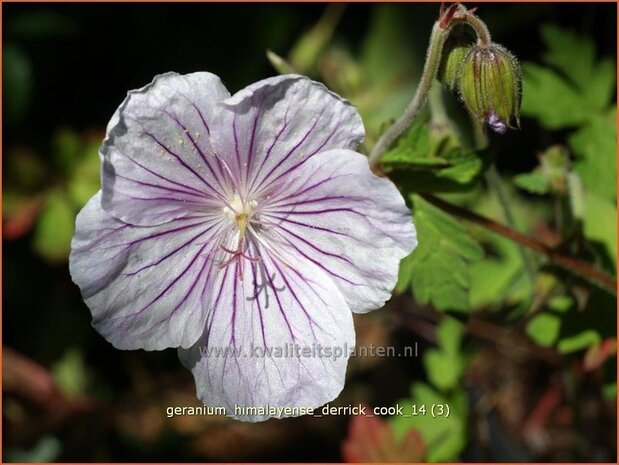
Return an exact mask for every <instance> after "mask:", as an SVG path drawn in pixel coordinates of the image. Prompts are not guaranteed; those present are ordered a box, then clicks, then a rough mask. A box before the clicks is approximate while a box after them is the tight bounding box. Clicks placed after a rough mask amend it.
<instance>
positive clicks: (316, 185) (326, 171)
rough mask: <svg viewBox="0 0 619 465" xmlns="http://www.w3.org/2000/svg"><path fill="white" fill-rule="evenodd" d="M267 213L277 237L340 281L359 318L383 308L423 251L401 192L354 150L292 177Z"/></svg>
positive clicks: (332, 154)
mask: <svg viewBox="0 0 619 465" xmlns="http://www.w3.org/2000/svg"><path fill="white" fill-rule="evenodd" d="M270 195H271V201H270V203H269V204H268V206H265V207H264V208H262V209H261V210H260V218H261V222H262V223H263V224H264V226H265V228H267V229H268V228H271V231H272V234H273V235H274V236H277V237H279V239H280V240H281V242H283V243H285V244H287V245H289V246H290V247H291V248H292V249H293V250H295V251H296V252H297V253H298V254H300V255H301V256H303V257H304V258H305V259H306V260H307V261H308V262H311V263H314V264H315V265H316V266H318V267H319V268H321V269H322V270H323V271H325V272H327V273H328V274H329V275H330V276H331V277H332V278H333V279H334V281H335V282H336V284H337V286H338V288H339V289H340V290H341V291H342V293H343V294H344V296H345V298H346V302H348V305H349V306H350V308H351V310H352V311H353V312H358V313H363V312H367V311H370V310H373V309H376V308H379V307H381V306H383V304H384V303H385V301H387V300H388V299H389V297H390V296H391V291H392V290H393V287H394V286H395V283H396V281H397V277H398V268H399V264H400V260H401V259H402V258H404V257H405V256H406V255H408V254H409V253H411V251H412V250H413V249H414V248H415V246H416V245H417V239H416V233H415V228H414V226H413V223H412V221H411V214H410V211H409V210H408V208H407V207H406V205H405V204H404V199H403V198H402V195H401V194H400V193H399V191H398V190H397V188H396V187H395V185H394V184H393V183H392V182H391V181H389V180H388V179H386V178H380V177H378V176H375V175H374V174H372V173H371V171H370V169H369V166H368V162H367V158H366V157H364V156H363V155H361V154H358V153H355V152H352V151H350V150H331V151H328V152H323V153H320V154H318V155H316V156H314V157H312V158H311V159H310V160H308V162H307V163H305V164H303V165H302V166H300V167H299V168H298V169H296V170H295V171H294V172H292V173H290V176H289V182H288V183H287V184H286V185H284V186H281V188H280V190H278V191H274V192H272V193H271V194H270Z"/></svg>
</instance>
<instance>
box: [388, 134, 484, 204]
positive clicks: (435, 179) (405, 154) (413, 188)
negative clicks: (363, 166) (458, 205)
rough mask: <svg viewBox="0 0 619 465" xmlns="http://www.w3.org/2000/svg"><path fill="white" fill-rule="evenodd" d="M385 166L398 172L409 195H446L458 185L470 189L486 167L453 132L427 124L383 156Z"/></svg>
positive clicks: (402, 139)
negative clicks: (432, 193)
mask: <svg viewBox="0 0 619 465" xmlns="http://www.w3.org/2000/svg"><path fill="white" fill-rule="evenodd" d="M381 163H382V166H383V168H384V169H385V171H392V170H395V171H396V180H397V179H399V177H402V178H404V179H405V182H404V183H403V184H404V186H405V188H406V190H407V191H409V192H427V191H443V190H446V187H447V188H448V187H449V185H453V184H454V183H455V184H460V185H467V184H469V183H471V182H472V181H473V180H474V179H475V178H476V177H477V176H478V175H479V173H480V172H481V170H482V167H483V161H482V159H481V157H480V156H479V155H478V154H476V153H475V152H473V151H471V150H467V149H465V148H463V147H461V146H460V145H459V142H458V140H457V138H456V137H455V136H454V134H453V133H452V132H451V131H449V130H447V131H444V130H442V129H439V130H436V131H435V130H432V129H430V128H429V127H428V124H426V123H419V124H416V125H414V126H413V127H412V128H411V129H410V130H409V131H408V132H407V133H406V134H405V135H404V136H403V137H401V138H400V139H399V140H398V143H397V145H396V147H394V148H393V149H391V150H389V151H388V152H386V153H385V154H384V155H383V157H382V158H381ZM398 171H401V173H398Z"/></svg>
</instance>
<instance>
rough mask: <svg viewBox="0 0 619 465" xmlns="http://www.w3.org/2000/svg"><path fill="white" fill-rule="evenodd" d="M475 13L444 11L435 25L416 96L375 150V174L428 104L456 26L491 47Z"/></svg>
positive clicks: (455, 7)
mask: <svg viewBox="0 0 619 465" xmlns="http://www.w3.org/2000/svg"><path fill="white" fill-rule="evenodd" d="M473 11H474V10H466V9H465V8H464V6H462V5H460V4H457V3H456V4H453V5H451V6H450V7H449V8H447V9H446V10H445V11H442V12H441V15H440V17H439V19H438V20H437V21H436V22H435V23H434V26H433V27H432V33H431V35H430V42H429V45H428V51H427V53H426V61H425V64H424V67H423V72H422V73H421V78H420V80H419V85H418V86H417V90H416V91H415V95H414V96H413V98H412V100H411V102H410V103H409V104H408V106H407V107H406V109H405V110H404V112H403V113H402V115H401V116H400V117H399V118H398V119H397V120H396V122H395V123H393V124H392V125H391V126H390V127H389V128H388V129H387V130H386V131H385V132H384V133H383V134H382V136H381V137H380V138H379V139H378V142H377V143H376V145H375V146H374V148H373V149H372V151H371V153H370V156H369V163H370V167H371V168H372V169H373V170H376V167H377V165H378V163H379V162H380V158H381V156H382V155H383V153H385V152H386V151H387V149H388V148H389V147H390V146H391V144H393V142H394V141H395V140H396V139H397V138H398V137H400V136H401V135H402V134H403V133H404V132H405V131H406V130H407V129H408V128H409V127H410V126H411V124H412V123H413V122H414V121H415V119H416V118H417V116H419V113H420V112H421V110H422V109H423V107H424V105H425V104H426V102H427V100H428V96H429V94H430V91H431V89H432V83H433V82H434V79H435V78H436V77H437V73H438V69H439V65H440V63H441V57H442V54H443V48H444V45H445V41H446V40H447V37H448V36H449V33H450V32H451V29H452V28H453V26H455V25H456V24H467V25H469V26H470V27H471V28H472V29H473V30H474V31H475V33H476V34H477V44H478V46H479V47H482V48H486V47H489V46H490V44H491V37H490V32H489V31H488V27H487V26H486V25H485V23H484V22H483V21H482V20H481V19H479V18H478V17H477V16H475V15H474V14H473V13H472V12H473Z"/></svg>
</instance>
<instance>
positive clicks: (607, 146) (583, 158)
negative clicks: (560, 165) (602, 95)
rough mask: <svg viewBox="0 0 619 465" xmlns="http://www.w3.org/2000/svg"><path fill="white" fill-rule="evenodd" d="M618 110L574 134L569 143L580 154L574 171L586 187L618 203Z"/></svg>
mask: <svg viewBox="0 0 619 465" xmlns="http://www.w3.org/2000/svg"><path fill="white" fill-rule="evenodd" d="M616 118H617V111H616V109H615V110H613V111H611V112H608V113H607V114H606V115H598V116H596V117H594V118H592V119H591V121H590V123H589V124H587V125H585V126H583V127H581V128H580V129H579V130H578V131H576V132H575V133H574V134H572V135H571V136H570V137H569V139H568V142H569V145H570V148H571V149H572V151H573V152H574V154H575V155H576V156H577V157H578V159H577V161H576V162H575V164H574V170H575V171H576V172H577V173H578V174H579V175H580V178H581V179H582V182H583V184H584V186H585V188H587V189H589V190H592V191H594V192H596V193H597V194H599V195H601V196H602V197H605V198H606V199H608V200H610V201H612V202H614V201H615V198H616V196H617V192H616V191H617V152H616V149H617V124H616V122H617V119H616Z"/></svg>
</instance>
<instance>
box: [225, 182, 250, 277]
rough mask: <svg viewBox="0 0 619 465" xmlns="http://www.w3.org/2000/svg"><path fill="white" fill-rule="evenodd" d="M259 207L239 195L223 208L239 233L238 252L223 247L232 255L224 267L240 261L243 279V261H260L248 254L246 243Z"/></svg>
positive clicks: (235, 195)
mask: <svg viewBox="0 0 619 465" xmlns="http://www.w3.org/2000/svg"><path fill="white" fill-rule="evenodd" d="M257 206H258V202H256V201H255V200H251V199H243V198H241V197H240V196H239V195H238V194H237V193H235V194H234V197H232V199H231V200H230V202H229V203H228V204H227V205H226V206H225V207H223V213H224V215H225V216H226V218H227V219H228V220H229V221H230V222H231V223H232V224H233V225H234V226H236V228H237V229H238V231H239V235H238V239H237V244H236V250H233V249H229V248H227V247H225V246H223V245H221V246H220V248H221V249H222V250H223V251H224V252H226V253H228V254H230V257H229V258H228V259H227V260H224V261H223V262H222V263H221V266H222V267H227V266H228V265H230V264H231V263H233V262H235V261H238V263H239V268H238V270H239V271H238V273H239V278H240V279H241V280H242V279H243V259H247V260H250V261H258V260H259V258H258V257H251V256H249V255H248V254H247V253H246V249H247V242H246V241H245V234H246V232H247V228H248V226H249V225H250V222H251V221H252V218H254V220H255V217H254V215H255V213H256V207H257Z"/></svg>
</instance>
